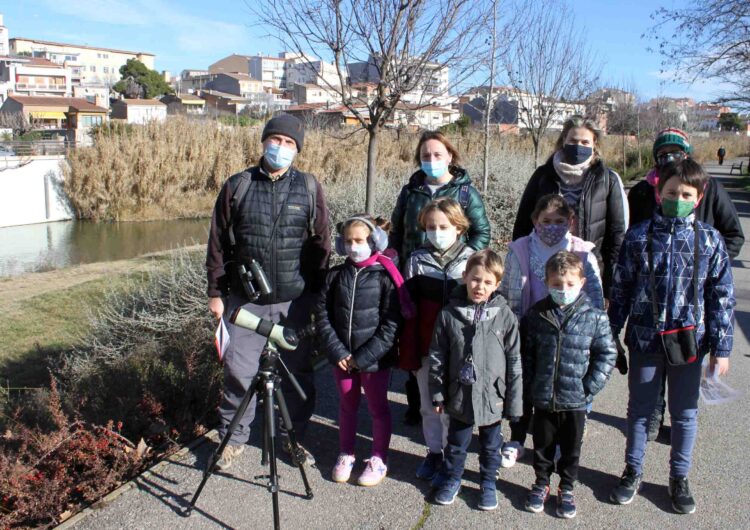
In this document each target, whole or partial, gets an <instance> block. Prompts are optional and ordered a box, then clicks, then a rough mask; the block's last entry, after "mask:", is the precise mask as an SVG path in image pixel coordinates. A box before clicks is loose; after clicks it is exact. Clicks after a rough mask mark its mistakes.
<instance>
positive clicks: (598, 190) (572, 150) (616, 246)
mask: <svg viewBox="0 0 750 530" xmlns="http://www.w3.org/2000/svg"><path fill="white" fill-rule="evenodd" d="M600 136H601V133H600V131H599V129H598V127H597V126H596V125H595V124H594V123H593V122H592V121H591V120H587V119H584V118H582V117H580V116H573V117H571V118H569V119H568V120H567V121H566V122H565V124H564V126H563V130H562V133H560V137H559V138H558V140H557V144H556V145H555V152H554V153H553V154H552V156H550V157H549V159H548V160H547V162H546V163H545V164H544V165H543V166H539V167H538V168H537V169H536V171H535V172H534V174H533V175H532V176H531V179H530V180H529V182H528V184H526V189H525V190H524V192H523V196H522V197H521V202H520V204H519V205H518V214H517V215H516V222H515V225H514V226H513V240H514V241H515V240H516V239H519V238H521V237H524V236H527V235H529V234H530V233H531V231H532V230H533V229H534V224H533V222H532V220H531V212H533V211H534V207H535V206H536V202H537V201H538V200H539V198H540V197H542V196H544V195H547V194H549V193H555V194H559V195H562V196H563V197H565V200H566V201H567V202H568V204H569V205H570V206H571V207H572V208H573V210H574V211H575V212H576V215H575V218H574V219H573V222H572V224H571V227H570V232H571V233H572V234H573V235H574V236H577V237H580V238H581V239H583V240H584V241H590V242H592V243H594V245H596V247H595V248H594V252H595V254H596V256H597V258H598V259H599V262H600V263H599V268H600V269H601V271H602V284H603V287H604V298H605V299H608V298H609V290H610V286H611V284H612V271H613V270H614V266H615V264H616V263H617V255H618V253H619V251H620V245H622V240H623V238H624V237H625V231H626V230H627V209H626V205H625V193H624V191H623V187H622V182H621V181H620V177H619V176H618V175H617V173H615V172H614V171H612V170H611V169H609V168H608V167H607V166H606V165H605V164H604V161H603V160H602V158H601V154H600V152H599V145H600Z"/></svg>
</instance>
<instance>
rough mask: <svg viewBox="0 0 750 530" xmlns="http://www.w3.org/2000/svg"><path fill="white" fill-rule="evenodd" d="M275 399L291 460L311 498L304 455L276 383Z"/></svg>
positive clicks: (279, 387) (311, 493)
mask: <svg viewBox="0 0 750 530" xmlns="http://www.w3.org/2000/svg"><path fill="white" fill-rule="evenodd" d="M275 392H276V401H277V402H278V404H279V411H280V412H281V421H282V422H283V424H284V429H285V430H286V433H287V436H289V445H290V447H291V455H292V462H294V464H295V465H296V466H297V469H299V472H300V475H302V483H303V484H304V485H305V495H306V496H307V498H308V499H312V498H313V491H312V488H311V487H310V482H309V481H308V480H307V473H306V472H305V466H304V461H305V455H304V453H302V449H300V447H299V444H298V443H297V434H296V433H295V432H294V425H293V424H292V418H291V417H290V416H289V409H288V408H287V407H286V400H285V399H284V393H283V392H282V391H281V386H280V385H278V386H276V388H275Z"/></svg>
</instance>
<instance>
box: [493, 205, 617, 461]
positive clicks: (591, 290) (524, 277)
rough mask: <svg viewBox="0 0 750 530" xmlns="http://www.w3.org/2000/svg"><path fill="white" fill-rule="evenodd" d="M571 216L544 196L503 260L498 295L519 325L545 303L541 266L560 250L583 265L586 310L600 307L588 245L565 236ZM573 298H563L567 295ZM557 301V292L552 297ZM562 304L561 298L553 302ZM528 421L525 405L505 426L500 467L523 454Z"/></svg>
mask: <svg viewBox="0 0 750 530" xmlns="http://www.w3.org/2000/svg"><path fill="white" fill-rule="evenodd" d="M573 219H574V212H573V209H572V208H571V207H570V205H569V204H568V202H567V201H566V200H565V198H564V197H562V196H561V195H556V194H549V195H544V196H543V197H541V198H540V199H539V201H537V203H536V207H535V208H534V211H533V213H532V214H531V221H532V226H533V229H532V231H531V233H530V234H529V235H527V236H526V237H522V238H520V239H517V240H516V241H513V242H512V243H511V244H510V245H509V251H508V255H507V256H506V258H505V275H504V276H503V279H502V282H500V293H501V294H502V295H503V296H504V297H505V299H506V300H507V301H508V305H509V306H510V308H511V310H512V311H513V313H515V315H516V317H517V318H518V320H519V321H520V320H521V319H522V318H523V317H524V316H525V315H526V313H527V312H528V311H529V309H531V307H532V306H533V305H534V304H536V303H537V302H538V301H540V300H543V299H544V298H546V297H547V296H548V295H549V294H550V291H549V289H548V287H547V285H546V284H545V266H546V264H547V261H548V260H549V259H550V258H551V257H552V256H554V255H555V254H556V253H557V252H559V251H561V250H567V251H570V252H574V253H575V254H576V255H578V257H579V258H581V261H582V262H583V264H584V275H585V279H586V281H585V283H584V286H583V291H584V292H585V293H586V294H587V295H588V297H589V298H590V299H591V305H592V306H594V307H595V308H597V309H603V308H604V295H603V291H602V279H601V276H600V274H599V264H598V262H597V257H596V255H595V254H594V244H593V243H589V242H587V241H584V240H582V239H581V238H579V237H576V236H574V235H573V234H571V233H570V224H571V222H573ZM572 294H573V293H572V292H570V293H567V296H571V295H572ZM554 296H557V297H558V298H559V297H560V296H562V294H561V293H557V292H556V293H555V295H554ZM559 299H560V300H562V298H559ZM530 421H531V409H530V404H528V403H524V415H523V417H522V418H521V421H519V422H516V423H512V424H511V439H510V441H509V442H507V443H506V444H505V445H504V446H503V449H502V453H501V456H502V461H501V464H500V465H501V466H502V467H513V465H515V463H516V460H517V459H518V458H520V457H521V456H522V455H523V450H524V449H523V444H524V442H525V440H526V432H527V430H528V426H529V422H530Z"/></svg>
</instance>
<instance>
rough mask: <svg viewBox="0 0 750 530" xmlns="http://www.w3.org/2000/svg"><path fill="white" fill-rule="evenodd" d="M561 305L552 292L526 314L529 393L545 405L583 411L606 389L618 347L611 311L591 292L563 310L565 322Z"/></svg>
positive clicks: (525, 368) (539, 405)
mask: <svg viewBox="0 0 750 530" xmlns="http://www.w3.org/2000/svg"><path fill="white" fill-rule="evenodd" d="M556 308H559V306H557V304H555V303H554V302H553V301H552V298H551V297H549V296H548V297H547V298H545V299H543V300H540V301H539V302H537V303H536V304H535V305H534V306H533V307H532V308H531V310H530V311H529V312H528V313H527V315H526V317H524V319H523V336H524V343H523V352H524V353H523V375H524V386H525V390H526V393H525V398H526V399H531V401H532V403H533V405H534V407H536V408H539V409H544V410H550V411H553V412H554V411H559V410H580V409H583V408H585V406H586V404H587V403H590V402H591V400H592V399H593V397H594V396H595V395H596V394H597V393H598V392H599V391H600V390H601V389H602V388H604V384H605V383H606V382H607V380H608V379H609V376H610V373H611V372H612V368H613V367H614V365H615V359H617V349H616V348H615V343H614V341H613V339H612V331H611V329H610V326H609V320H608V319H607V314H606V313H605V312H604V311H602V310H600V309H596V308H594V307H593V306H592V305H591V301H590V300H589V298H588V296H586V294H581V295H580V296H579V297H578V299H577V300H576V301H575V302H573V303H572V304H570V305H569V306H568V307H566V308H564V309H562V311H563V315H564V316H563V318H562V323H560V321H559V320H558V317H557V315H556V314H555V312H556V311H555V310H556ZM557 310H558V311H559V310H560V309H557Z"/></svg>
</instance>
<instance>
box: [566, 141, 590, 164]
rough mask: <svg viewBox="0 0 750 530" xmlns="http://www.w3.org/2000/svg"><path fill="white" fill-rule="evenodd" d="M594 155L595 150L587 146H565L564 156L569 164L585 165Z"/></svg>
mask: <svg viewBox="0 0 750 530" xmlns="http://www.w3.org/2000/svg"><path fill="white" fill-rule="evenodd" d="M593 154H594V148H593V147H589V146H587V145H579V144H565V145H564V146H563V155H565V161H566V162H567V163H568V164H572V165H574V166H577V165H578V164H583V163H584V162H585V161H586V160H588V159H589V158H591V155H593Z"/></svg>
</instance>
